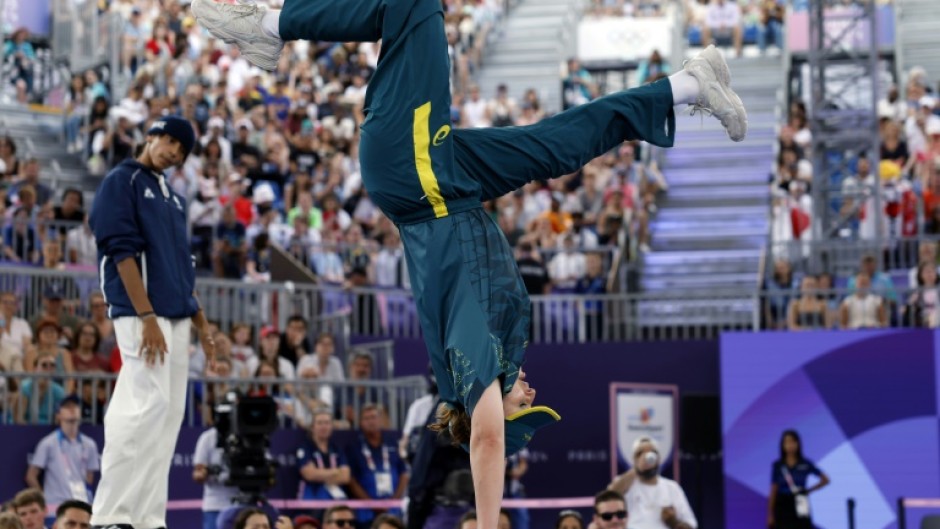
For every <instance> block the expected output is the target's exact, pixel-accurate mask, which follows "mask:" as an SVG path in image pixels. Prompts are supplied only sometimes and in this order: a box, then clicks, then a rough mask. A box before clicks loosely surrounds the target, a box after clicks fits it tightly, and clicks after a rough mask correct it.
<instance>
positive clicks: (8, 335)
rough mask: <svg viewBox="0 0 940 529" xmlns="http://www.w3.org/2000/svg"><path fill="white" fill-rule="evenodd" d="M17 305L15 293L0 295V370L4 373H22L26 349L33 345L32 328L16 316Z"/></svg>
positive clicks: (17, 300)
mask: <svg viewBox="0 0 940 529" xmlns="http://www.w3.org/2000/svg"><path fill="white" fill-rule="evenodd" d="M19 305H20V303H19V299H17V296H16V293H15V292H3V293H0V316H2V325H0V352H2V357H3V361H0V368H2V369H3V370H4V371H23V359H24V357H25V355H26V349H28V348H29V347H30V346H31V344H32V343H33V328H32V326H31V325H30V324H29V323H28V322H27V321H26V320H24V319H23V318H20V317H19V316H17V313H18V312H19Z"/></svg>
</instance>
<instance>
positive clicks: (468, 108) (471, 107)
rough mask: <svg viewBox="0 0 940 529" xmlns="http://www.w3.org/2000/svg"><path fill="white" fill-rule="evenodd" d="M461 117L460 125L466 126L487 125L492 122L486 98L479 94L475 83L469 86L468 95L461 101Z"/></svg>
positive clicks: (478, 88) (478, 126) (477, 126)
mask: <svg viewBox="0 0 940 529" xmlns="http://www.w3.org/2000/svg"><path fill="white" fill-rule="evenodd" d="M461 116H462V118H463V120H464V121H463V123H461V126H462V127H467V128H480V127H489V126H490V125H491V123H492V120H491V118H490V109H489V104H488V103H487V101H486V99H484V98H483V97H482V96H481V95H480V87H479V86H477V85H472V86H471V87H470V95H469V97H468V98H467V99H466V101H464V103H463V110H462V112H461Z"/></svg>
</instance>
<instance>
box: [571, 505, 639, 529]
mask: <svg viewBox="0 0 940 529" xmlns="http://www.w3.org/2000/svg"><path fill="white" fill-rule="evenodd" d="M620 501H621V502H622V501H623V499H621V500H620ZM595 511H596V508H595ZM555 529H584V519H583V518H582V517H581V513H579V512H578V511H575V510H572V509H565V510H563V511H561V512H559V513H558V518H557V519H556V520H555Z"/></svg>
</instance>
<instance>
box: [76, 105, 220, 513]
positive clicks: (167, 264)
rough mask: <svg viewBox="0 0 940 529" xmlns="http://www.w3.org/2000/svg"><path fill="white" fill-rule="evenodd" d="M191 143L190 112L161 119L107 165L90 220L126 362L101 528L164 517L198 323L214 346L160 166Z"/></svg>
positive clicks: (209, 352) (99, 504) (108, 423)
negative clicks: (137, 145) (133, 150)
mask: <svg viewBox="0 0 940 529" xmlns="http://www.w3.org/2000/svg"><path fill="white" fill-rule="evenodd" d="M194 142H195V134H194V133H193V129H192V127H191V126H190V124H189V123H188V122H187V121H185V120H183V119H180V118H177V117H172V116H171V117H164V118H161V119H159V120H157V121H156V122H154V124H153V126H152V127H151V128H150V130H149V132H148V133H147V143H146V144H145V145H144V147H143V150H142V151H141V152H140V155H139V156H138V157H137V158H136V159H128V160H125V161H123V162H121V163H120V164H119V165H118V166H117V167H115V168H114V169H113V170H112V171H111V172H110V173H108V175H107V176H106V177H105V179H104V180H103V181H102V182H101V187H99V188H98V193H97V194H96V195H95V203H94V206H93V207H92V211H91V219H90V224H91V228H92V230H93V231H94V234H95V239H96V240H97V243H98V274H99V280H100V282H101V290H102V291H103V292H104V295H105V301H106V302H107V303H108V314H109V316H110V317H111V318H112V319H113V320H114V333H115V335H116V337H117V342H118V347H119V348H120V350H121V361H122V362H123V365H122V367H121V372H120V374H119V375H118V381H117V386H116V388H115V391H114V395H113V396H112V398H111V403H110V405H109V407H108V412H107V414H106V415H105V419H104V428H105V444H104V453H103V455H102V464H101V483H100V484H99V485H98V491H97V494H96V495H95V505H94V509H93V512H94V516H93V518H92V523H93V524H94V525H95V526H96V527H108V528H111V527H115V528H120V529H128V528H133V529H158V528H161V527H165V526H166V501H167V488H168V480H169V472H170V464H171V461H172V458H173V450H174V447H175V446H176V438H177V435H178V434H179V429H180V425H181V424H182V421H183V412H184V408H185V402H186V379H187V371H188V367H189V351H188V349H189V343H190V329H191V326H192V325H195V327H196V329H197V330H198V331H199V333H200V339H201V340H202V345H203V348H204V349H205V351H206V357H207V359H208V360H209V361H210V362H211V361H212V359H213V357H214V354H215V344H214V343H213V342H212V338H211V336H210V335H209V333H208V332H207V330H208V323H207V321H206V318H205V315H204V314H203V312H202V310H201V309H200V307H199V302H198V300H197V299H196V296H195V292H194V287H195V282H196V278H195V271H194V270H193V261H192V256H191V255H190V250H189V238H188V237H187V229H186V211H187V210H186V203H185V199H184V198H182V197H180V196H179V195H177V194H176V193H174V192H173V190H172V189H171V188H170V187H169V186H168V185H167V183H166V178H165V176H164V175H163V170H164V169H166V168H168V167H171V166H175V165H180V164H182V163H183V161H184V160H185V159H186V156H187V155H189V152H190V151H191V150H192V147H193V143H194Z"/></svg>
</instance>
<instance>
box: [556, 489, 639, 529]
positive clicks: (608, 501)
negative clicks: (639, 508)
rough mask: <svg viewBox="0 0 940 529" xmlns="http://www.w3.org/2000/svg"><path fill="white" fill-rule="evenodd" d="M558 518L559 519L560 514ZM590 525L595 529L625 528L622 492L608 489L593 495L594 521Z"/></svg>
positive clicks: (624, 504)
mask: <svg viewBox="0 0 940 529" xmlns="http://www.w3.org/2000/svg"><path fill="white" fill-rule="evenodd" d="M570 512H575V511H570ZM558 518H559V519H561V516H560V515H559V517H558ZM580 518H581V517H580V515H579V516H578V519H579V520H580ZM591 525H592V526H593V527H594V528H595V529H626V528H627V504H626V502H624V500H623V494H620V493H619V492H617V491H614V490H610V489H607V490H602V491H600V492H598V493H597V495H596V496H594V521H593V522H592V523H591Z"/></svg>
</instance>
